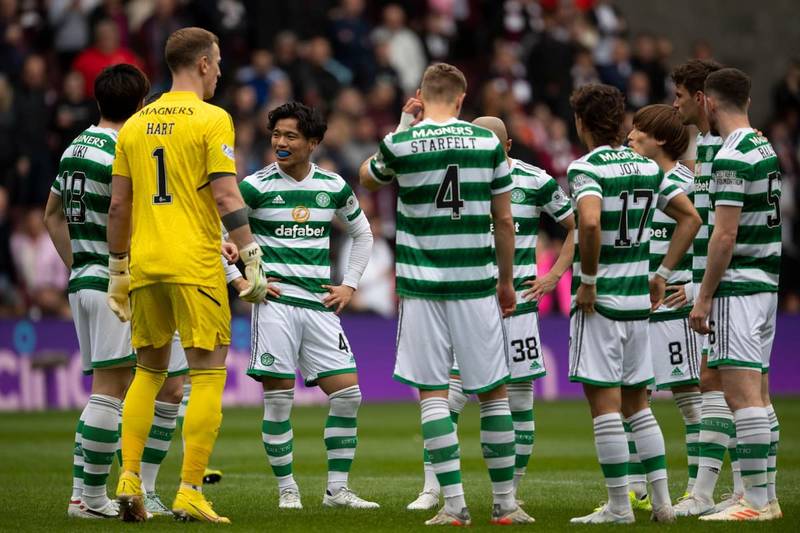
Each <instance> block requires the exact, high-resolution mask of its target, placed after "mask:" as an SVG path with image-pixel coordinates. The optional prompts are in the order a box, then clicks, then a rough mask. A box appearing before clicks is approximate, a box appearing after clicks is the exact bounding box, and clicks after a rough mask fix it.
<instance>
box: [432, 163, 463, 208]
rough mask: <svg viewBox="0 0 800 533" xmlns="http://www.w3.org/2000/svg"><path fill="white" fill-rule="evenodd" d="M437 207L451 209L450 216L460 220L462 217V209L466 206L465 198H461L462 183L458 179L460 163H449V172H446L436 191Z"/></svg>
mask: <svg viewBox="0 0 800 533" xmlns="http://www.w3.org/2000/svg"><path fill="white" fill-rule="evenodd" d="M436 208H437V209H450V210H451V211H452V212H451V213H450V218H452V219H453V220H458V219H460V218H461V210H462V209H463V208H464V200H462V199H461V184H460V183H459V181H458V165H447V172H445V174H444V179H443V180H442V184H441V185H439V190H438V191H436Z"/></svg>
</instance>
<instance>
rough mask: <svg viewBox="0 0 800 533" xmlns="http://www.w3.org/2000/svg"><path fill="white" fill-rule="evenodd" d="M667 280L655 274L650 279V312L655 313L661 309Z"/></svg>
mask: <svg viewBox="0 0 800 533" xmlns="http://www.w3.org/2000/svg"><path fill="white" fill-rule="evenodd" d="M666 286H667V280H665V279H664V278H662V277H661V276H659V275H658V274H656V275H655V276H653V277H652V278H650V310H651V311H655V310H656V309H658V308H659V307H661V303H662V302H663V301H664V293H665V292H666Z"/></svg>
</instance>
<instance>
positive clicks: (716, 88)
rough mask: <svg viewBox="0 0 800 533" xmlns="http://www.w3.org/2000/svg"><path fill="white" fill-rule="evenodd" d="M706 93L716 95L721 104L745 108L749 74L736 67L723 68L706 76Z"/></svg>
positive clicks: (748, 94)
mask: <svg viewBox="0 0 800 533" xmlns="http://www.w3.org/2000/svg"><path fill="white" fill-rule="evenodd" d="M705 92H706V94H712V95H714V96H716V97H717V98H718V99H719V100H720V101H721V102H722V103H723V104H727V105H730V106H732V107H735V108H736V109H739V110H743V109H747V102H748V100H749V99H750V76H748V75H747V74H745V73H744V72H742V71H741V70H739V69H738V68H723V69H720V70H718V71H716V72H712V73H711V74H709V75H708V78H706V85H705Z"/></svg>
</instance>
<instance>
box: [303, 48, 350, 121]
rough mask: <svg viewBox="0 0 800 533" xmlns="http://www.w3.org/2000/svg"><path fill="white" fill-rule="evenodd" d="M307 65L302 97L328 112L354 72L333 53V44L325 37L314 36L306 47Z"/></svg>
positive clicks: (323, 111)
mask: <svg viewBox="0 0 800 533" xmlns="http://www.w3.org/2000/svg"><path fill="white" fill-rule="evenodd" d="M305 60H306V65H307V68H306V69H305V73H304V79H303V82H302V87H303V92H302V99H303V101H304V102H306V103H307V104H308V105H310V106H311V107H315V108H317V109H319V110H320V111H321V112H322V113H327V112H328V111H330V109H331V104H332V103H333V100H334V99H335V98H336V95H337V94H339V91H340V90H341V88H342V86H343V85H348V84H349V83H350V82H351V81H352V79H353V75H352V73H351V72H350V71H349V70H348V69H347V67H345V66H344V65H342V64H341V63H339V62H338V61H336V60H335V59H334V58H333V56H332V55H331V45H330V43H329V42H328V39H326V38H325V37H321V36H318V37H314V38H312V39H311V40H310V41H309V42H308V44H307V49H306V56H305Z"/></svg>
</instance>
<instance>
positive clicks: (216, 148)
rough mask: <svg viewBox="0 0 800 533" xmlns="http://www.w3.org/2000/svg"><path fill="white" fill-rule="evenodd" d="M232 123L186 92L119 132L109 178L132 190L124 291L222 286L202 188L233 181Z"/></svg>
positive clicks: (217, 235)
mask: <svg viewBox="0 0 800 533" xmlns="http://www.w3.org/2000/svg"><path fill="white" fill-rule="evenodd" d="M233 146H234V132H233V121H232V120H231V117H230V115H228V113H226V112H225V111H224V110H223V109H221V108H219V107H217V106H214V105H211V104H209V103H206V102H204V101H202V100H201V99H200V98H199V97H198V96H197V95H196V94H195V93H193V92H177V91H176V92H168V93H165V94H164V95H162V96H161V97H160V98H159V99H158V100H156V101H155V102H153V103H151V104H150V105H147V106H145V107H144V108H142V109H141V110H140V111H139V112H137V113H136V114H135V115H133V116H132V117H131V118H130V119H128V121H127V122H126V123H125V125H124V126H123V128H122V129H121V130H120V132H119V138H118V140H117V151H116V157H115V159H114V166H113V171H112V172H113V174H114V175H116V176H126V177H128V178H130V179H131V181H132V183H133V214H132V230H131V263H130V269H131V289H137V288H140V287H144V286H147V285H150V284H153V283H180V284H191V285H201V286H216V285H218V284H219V283H220V280H221V282H222V283H223V284H224V283H225V281H224V273H223V270H222V262H221V261H220V246H221V231H220V218H219V214H218V212H217V208H216V203H215V201H214V197H213V195H212V193H211V187H210V180H213V179H214V178H215V177H219V176H222V175H228V174H236V165H235V162H234V155H233Z"/></svg>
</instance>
